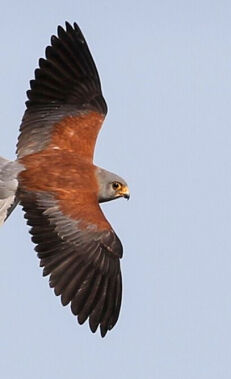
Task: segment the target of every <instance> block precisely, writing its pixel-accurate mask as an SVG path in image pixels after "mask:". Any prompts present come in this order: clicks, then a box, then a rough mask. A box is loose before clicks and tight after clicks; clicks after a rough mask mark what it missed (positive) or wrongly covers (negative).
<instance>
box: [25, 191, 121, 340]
mask: <svg viewBox="0 0 231 379" xmlns="http://www.w3.org/2000/svg"><path fill="white" fill-rule="evenodd" d="M56 196H57V195H54V194H51V193H48V192H43V191H41V192H34V191H22V192H21V194H20V199H21V202H22V204H23V209H24V211H25V212H26V213H25V217H26V218H27V219H28V224H29V225H31V226H32V228H31V234H32V236H33V237H32V241H33V242H34V243H36V244H37V246H36V251H37V252H38V257H39V258H40V260H41V262H40V265H41V266H42V267H44V270H43V275H44V276H45V275H50V286H51V287H54V291H55V294H56V295H61V302H62V304H63V305H67V304H68V303H71V310H72V312H73V314H74V315H78V321H79V323H80V324H82V323H83V322H85V320H86V319H87V318H89V325H90V328H91V330H92V332H95V331H96V329H97V327H98V326H99V325H100V330H101V335H102V337H104V336H105V334H106V333H107V331H108V330H110V329H112V328H113V326H114V325H115V323H116V321H117V319H118V316H119V311H120V305H121V291H122V281H121V271H120V262H119V259H120V258H121V257H122V245H121V243H120V241H119V239H118V237H117V236H116V234H115V233H114V231H113V230H112V229H111V227H110V225H109V224H108V223H107V221H106V220H105V219H104V216H103V214H102V213H101V210H100V208H99V206H98V205H96V202H95V201H92V203H91V204H88V206H86V207H85V206H83V208H82V209H81V210H80V205H79V210H80V212H79V219H73V218H72V217H71V216H67V215H66V214H65V213H64V211H65V207H66V206H67V203H68V201H70V197H71V196H70V197H69V199H65V205H63V207H64V210H62V207H61V204H62V201H63V199H60V200H57V198H56ZM73 206H74V204H73V203H72V207H73ZM88 207H90V209H91V211H92V212H91V220H90V219H89V214H88V212H89V209H88ZM76 210H77V209H76V208H75V211H76ZM92 213H93V214H94V218H95V223H94V224H93V223H92Z"/></svg>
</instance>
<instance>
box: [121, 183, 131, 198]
mask: <svg viewBox="0 0 231 379" xmlns="http://www.w3.org/2000/svg"><path fill="white" fill-rule="evenodd" d="M119 195H120V196H123V197H124V198H125V199H127V200H128V199H129V198H130V191H129V189H128V187H127V186H123V187H122V189H121V190H120V191H119Z"/></svg>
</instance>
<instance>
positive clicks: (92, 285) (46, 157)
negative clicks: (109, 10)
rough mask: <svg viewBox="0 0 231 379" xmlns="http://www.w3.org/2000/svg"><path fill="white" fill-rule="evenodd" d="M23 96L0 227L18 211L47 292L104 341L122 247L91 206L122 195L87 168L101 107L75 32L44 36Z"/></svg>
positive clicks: (0, 161)
mask: <svg viewBox="0 0 231 379" xmlns="http://www.w3.org/2000/svg"><path fill="white" fill-rule="evenodd" d="M27 97H28V100H27V101H26V111H25V113H24V116H23V119H22V123H21V126H20V135H19V138H18V144H17V159H16V161H9V160H7V159H4V158H0V223H1V224H2V223H3V222H4V221H5V220H6V219H7V217H8V216H9V215H10V213H11V212H12V211H13V209H14V208H15V207H16V206H17V205H18V204H21V205H22V207H23V210H24V212H25V218H26V219H27V224H28V225H29V226H31V229H30V233H31V235H32V241H33V242H34V243H35V244H36V247H35V250H36V252H37V254H38V257H39V259H40V266H41V267H43V275H44V276H46V275H49V284H50V287H52V288H54V292H55V294H56V295H60V296H61V302H62V304H63V305H67V304H69V303H70V307H71V311H72V313H73V314H74V315H76V316H77V319H78V322H79V324H83V323H84V322H85V321H86V320H87V319H88V321H89V326H90V329H91V331H92V332H95V331H96V330H97V328H98V327H100V332H101V336H102V337H104V336H105V334H106V333H107V331H108V330H111V329H112V328H113V326H114V325H115V324H116V322H117V320H118V317H119V312H120V306H121V293H122V280H121V270H120V258H122V251H123V248H122V244H121V242H120V240H119V238H118V237H117V235H116V233H115V232H114V230H113V228H112V227H111V225H110V223H109V222H108V221H107V219H106V218H105V216H104V214H103V212H102V210H101V208H100V206H99V203H103V202H106V201H110V200H114V199H118V198H120V197H123V198H126V199H128V198H129V196H130V195H129V189H128V186H127V183H126V182H125V180H124V179H122V178H121V177H119V176H118V175H115V174H113V173H111V172H109V171H106V170H105V169H103V168H100V167H97V166H95V165H94V163H93V155H94V148H95V143H96V139H97V135H98V133H99V130H100V128H101V126H102V123H103V121H104V118H105V116H106V113H107V105H106V102H105V100H104V98H103V95H102V90H101V84H100V79H99V75H98V72H97V69H96V66H95V63H94V61H93V58H92V56H91V53H90V51H89V48H88V45H87V43H86V40H85V38H84V36H83V34H82V32H81V30H80V29H79V27H78V26H77V24H76V23H74V25H73V26H72V25H70V24H69V23H67V22H66V25H65V28H62V27H61V26H59V27H58V31H57V36H52V37H51V44H50V46H48V47H47V48H46V52H45V59H44V58H41V59H40V60H39V67H38V68H37V69H36V70H35V77H34V80H31V82H30V89H29V91H28V92H27Z"/></svg>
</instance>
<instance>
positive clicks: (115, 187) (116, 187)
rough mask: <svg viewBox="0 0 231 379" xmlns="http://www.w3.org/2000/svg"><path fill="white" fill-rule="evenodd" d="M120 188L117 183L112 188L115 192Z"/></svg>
mask: <svg viewBox="0 0 231 379" xmlns="http://www.w3.org/2000/svg"><path fill="white" fill-rule="evenodd" d="M119 187H120V184H119V183H117V182H114V183H112V188H113V189H114V190H117V189H118V188H119Z"/></svg>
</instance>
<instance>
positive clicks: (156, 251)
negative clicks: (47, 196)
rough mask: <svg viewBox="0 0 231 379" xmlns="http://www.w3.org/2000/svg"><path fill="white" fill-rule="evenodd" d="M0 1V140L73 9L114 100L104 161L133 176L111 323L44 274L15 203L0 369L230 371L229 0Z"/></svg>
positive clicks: (222, 378)
mask: <svg viewBox="0 0 231 379" xmlns="http://www.w3.org/2000/svg"><path fill="white" fill-rule="evenodd" d="M0 17H1V22H0V46H1V60H0V103H1V112H0V125H1V127H0V154H1V155H2V156H5V157H8V158H11V159H14V157H15V155H14V152H15V144H16V140H17V135H18V128H19V124H20V120H21V117H22V115H23V112H24V101H25V99H26V97H25V92H26V90H27V89H28V83H29V80H30V79H32V78H33V72H34V69H35V67H36V66H37V61H38V58H39V57H41V56H44V48H45V47H46V46H47V45H48V44H49V41H50V36H51V35H52V34H54V33H56V28H57V25H58V24H61V25H64V21H65V20H68V21H70V22H74V21H76V22H77V23H78V24H79V25H80V27H81V29H82V31H83V33H84V35H85V36H86V39H87V41H88V44H89V46H90V49H91V51H92V54H93V56H94V59H95V61H96V64H97V67H98V70H99V73H100V77H101V81H102V86H103V91H104V95H105V98H106V100H107V103H108V106H109V114H108V116H107V119H106V121H105V124H104V127H103V130H102V131H101V134H100V138H99V140H98V143H97V149H96V156H95V162H96V163H97V164H98V165H101V166H103V167H105V168H107V169H109V170H110V171H114V172H116V173H118V174H120V175H121V176H123V177H125V178H126V179H127V181H128V183H129V185H130V190H131V199H130V201H129V202H126V201H123V200H120V201H116V202H112V203H108V204H106V205H105V206H104V211H105V212H106V214H107V216H108V218H109V219H110V221H111V223H112V225H113V226H114V228H115V230H116V231H117V233H118V235H119V236H120V238H121V240H122V241H123V245H124V258H123V261H122V271H123V282H124V291H123V304H122V309H121V314H120V319H119V321H118V324H117V325H116V327H115V328H114V329H113V330H112V331H111V332H109V333H108V335H107V336H106V337H105V338H104V339H101V337H100V336H99V333H97V334H95V335H94V334H92V333H91V332H90V331H89V329H88V325H84V326H79V325H77V322H76V319H75V317H74V316H73V315H72V314H71V312H70V310H69V309H68V307H66V308H63V307H62V306H61V305H60V300H59V298H57V297H55V296H54V294H53V291H52V290H50V289H49V287H48V280H47V279H44V278H42V272H41V269H40V268H39V261H38V259H37V257H36V253H35V252H34V251H33V248H34V246H33V244H32V242H31V241H30V236H29V233H28V227H27V226H26V224H25V220H24V219H23V215H22V211H21V209H20V208H18V209H17V210H16V211H15V212H14V214H13V215H12V216H11V217H10V219H9V220H8V221H7V223H6V224H5V225H4V226H3V227H2V228H1V230H0V241H1V242H0V246H1V248H0V250H1V251H0V257H1V264H0V290H1V308H0V309H1V311H0V377H1V378H4V379H31V378H33V379H41V378H42V379H48V378H49V379H50V378H52V379H53V378H54V379H63V378H65V379H75V378H81V379H99V378H100V379H108V378H110V379H117V378H120V379H128V378H129V379H130V378H132V379H133V378H134V379H143V378H144V379H217V378H219V379H229V378H230V377H231V361H230V357H231V3H230V1H217V0H216V1H203V0H200V1H199V0H194V1H185V0H184V1H183V0H182V1H177V0H176V1H170V0H168V1H167V0H166V1H164V0H161V1H151V0H150V1H148V0H143V1H136V0H133V1H132V0H128V1H122V0H117V1H106V0H104V1H103V0H101V1H100V0H99V1H89V0H85V1H79V0H75V1H70V0H65V1H61V0H56V1H53V0H52V1H49V0H46V1H44V0H40V1H38V2H33V1H24V0H21V1H16V0H15V1H8V2H4V3H2V4H1V16H0ZM38 180H39V178H38Z"/></svg>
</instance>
